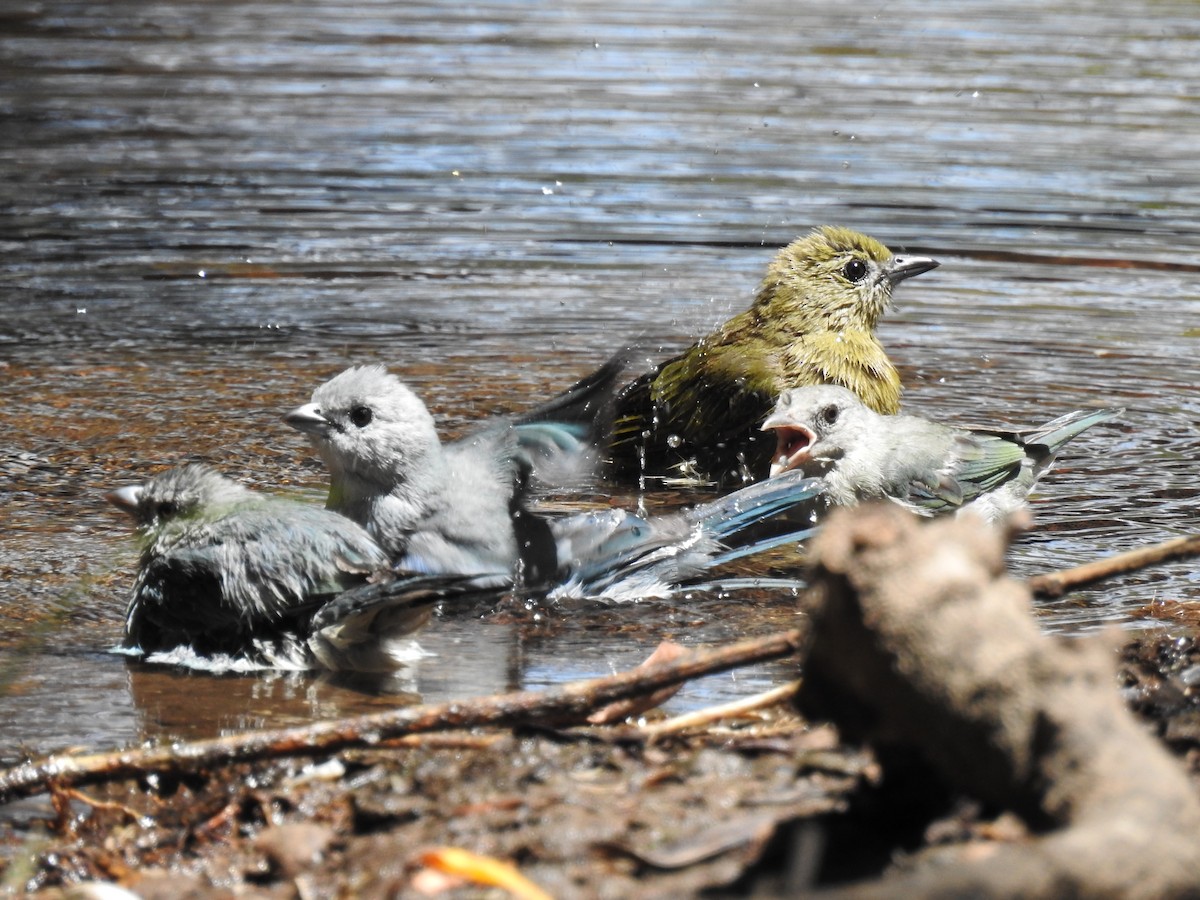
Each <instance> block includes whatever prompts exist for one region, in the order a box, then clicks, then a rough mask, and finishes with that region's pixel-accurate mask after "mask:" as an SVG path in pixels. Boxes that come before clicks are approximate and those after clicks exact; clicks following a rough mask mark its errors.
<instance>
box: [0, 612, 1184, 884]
mask: <svg viewBox="0 0 1200 900" xmlns="http://www.w3.org/2000/svg"><path fill="white" fill-rule="evenodd" d="M1147 613H1148V615H1154V616H1157V617H1159V618H1161V619H1164V620H1165V624H1164V628H1163V629H1156V630H1155V631H1154V632H1152V633H1147V634H1144V635H1142V636H1139V637H1135V638H1133V639H1132V640H1129V641H1128V642H1126V643H1125V644H1124V646H1123V647H1122V648H1121V649H1120V651H1119V653H1120V664H1119V668H1118V675H1117V681H1118V684H1116V685H1114V689H1119V690H1120V691H1122V692H1123V695H1124V697H1125V698H1126V700H1127V702H1128V703H1129V705H1130V706H1131V707H1132V709H1133V710H1134V711H1135V712H1136V713H1137V714H1138V715H1139V716H1140V717H1141V719H1142V720H1143V721H1144V723H1145V726H1146V728H1147V729H1149V730H1151V731H1152V732H1154V733H1155V734H1157V735H1158V736H1159V737H1160V738H1161V740H1162V741H1163V742H1165V744H1166V746H1167V747H1168V748H1169V749H1170V750H1171V752H1172V753H1173V754H1174V755H1175V756H1176V757H1177V758H1179V759H1180V760H1181V761H1182V762H1183V764H1184V765H1185V766H1186V767H1187V769H1188V771H1189V773H1190V774H1191V776H1192V782H1193V783H1194V784H1196V783H1198V780H1200V779H1198V777H1197V776H1200V702H1198V701H1197V694H1196V685H1197V684H1200V674H1198V673H1200V629H1197V625H1196V622H1197V611H1196V610H1195V609H1194V608H1192V607H1189V606H1185V605H1181V604H1159V605H1158V606H1156V607H1155V608H1153V609H1150V610H1148V611H1147ZM651 718H653V717H652V716H651ZM882 780H884V779H882V773H881V771H880V768H879V767H878V765H877V764H876V762H875V760H874V758H873V756H872V753H871V751H870V749H869V748H859V747H847V746H842V745H840V744H839V742H838V739H837V735H836V732H835V731H834V730H833V729H832V728H831V727H829V726H823V725H820V724H812V723H808V722H805V721H803V720H802V719H801V718H800V717H799V716H798V715H797V714H796V713H795V712H794V711H793V710H792V709H791V707H790V706H789V705H788V704H787V703H784V704H779V705H776V706H775V707H773V708H769V709H766V710H763V711H761V712H757V713H753V714H749V715H745V716H742V717H739V718H737V719H733V720H727V721H723V722H721V723H719V724H715V725H710V726H707V727H705V728H703V729H702V730H701V731H699V732H696V733H691V734H684V735H670V736H662V737H657V738H651V737H649V736H648V734H647V733H646V732H645V731H643V730H642V729H640V728H639V727H638V726H637V725H636V724H630V723H622V724H617V725H609V726H580V727H549V726H547V727H540V726H536V725H531V726H526V727H522V728H518V729H490V730H489V729H481V730H473V731H470V732H464V731H460V732H450V733H440V734H430V735H423V736H415V737H411V738H404V739H398V740H394V741H391V742H387V743H384V744H381V745H379V746H376V747H372V748H369V749H365V750H364V749H358V750H345V751H342V752H340V753H332V754H330V753H321V754H318V755H315V756H307V755H300V756H297V757H294V758H288V759H283V760H274V761H265V762H258V763H250V764H237V765H230V766H223V767H219V768H215V769H205V770H202V771H199V772H196V773H194V774H189V775H185V776H180V777H152V778H149V779H146V780H144V781H142V782H140V783H139V782H133V781H118V782H113V783H109V784H101V785H93V786H91V787H88V788H85V789H81V790H78V791H62V792H60V793H58V794H57V795H56V796H54V797H49V796H47V795H44V794H43V795H41V796H39V797H36V798H31V799H28V800H21V801H17V802H15V803H13V804H10V805H9V806H8V807H7V809H6V811H5V816H4V821H3V824H2V825H0V829H2V830H0V842H2V845H3V856H4V858H3V862H2V866H3V883H4V885H5V886H6V887H7V889H8V890H10V891H13V892H23V891H28V892H34V893H37V894H39V895H40V896H47V897H49V896H62V895H64V893H69V892H70V891H71V889H72V888H74V887H77V886H79V885H81V884H86V883H88V882H115V883H117V884H119V885H122V886H125V887H127V888H129V889H130V890H132V891H134V892H135V893H136V895H138V896H141V897H145V898H158V897H162V898H167V897H199V896H204V897H210V896H238V897H278V898H284V897H304V898H307V897H328V896H355V897H365V898H371V897H391V896H398V895H405V896H419V895H422V894H435V895H443V896H451V897H459V896H463V897H466V896H502V895H504V891H503V890H501V889H498V888H495V887H485V886H481V885H479V884H477V883H473V882H472V881H470V880H469V879H470V877H472V876H471V871H472V870H469V869H468V870H466V871H465V875H466V880H464V877H463V874H462V873H460V874H459V875H454V874H451V875H446V874H443V873H441V872H437V871H435V869H434V868H431V867H430V866H429V865H427V864H426V863H427V862H429V861H431V858H430V857H428V856H427V854H428V852H429V851H430V850H432V849H435V848H440V847H456V848H464V849H467V850H470V851H473V852H474V853H477V854H481V855H483V856H485V857H493V858H496V859H499V860H504V861H507V862H509V863H512V864H513V865H514V866H515V867H516V869H518V870H519V872H520V873H521V874H522V875H524V876H525V877H526V878H528V879H529V881H530V882H532V884H534V885H537V886H538V887H540V888H541V889H542V890H544V891H545V892H547V893H548V894H549V895H550V896H555V897H630V896H639V897H667V896H671V897H679V896H689V895H692V896H694V895H700V894H706V893H708V894H711V895H716V896H720V895H739V896H747V895H754V894H759V895H762V896H772V895H776V894H779V893H783V892H787V893H791V892H796V891H804V890H807V889H812V888H814V887H821V886H831V885H836V884H839V883H841V882H844V881H846V880H850V879H854V880H857V879H862V878H866V877H871V876H872V875H875V874H877V873H880V872H881V871H884V870H887V869H889V868H890V869H892V870H895V869H896V868H897V867H899V868H903V867H904V866H906V865H909V864H911V863H912V862H913V861H914V860H916V859H919V858H920V856H921V854H922V853H927V852H934V851H942V852H944V851H945V849H946V848H947V847H954V846H960V847H962V848H964V849H968V850H969V848H971V847H978V846H986V845H987V844H988V843H989V842H1011V841H1020V840H1023V839H1025V838H1026V837H1027V833H1026V829H1025V828H1024V826H1022V825H1021V824H1020V823H1019V822H1018V821H1016V820H1015V819H1014V818H1013V817H1012V816H1010V815H1008V814H1006V813H1004V812H1003V811H1002V810H996V809H988V808H984V807H982V806H981V805H980V804H978V803H972V802H966V801H963V800H961V799H958V800H955V799H953V798H951V799H950V800H949V802H948V803H946V804H945V805H944V806H937V808H933V807H932V806H931V804H934V803H936V804H941V803H942V798H940V797H936V798H933V797H922V790H921V788H922V786H921V785H919V784H918V785H903V786H897V785H894V784H893V785H887V784H881V781H882ZM897 788H901V789H902V790H904V791H907V792H909V793H911V795H912V801H911V802H912V804H913V807H912V808H913V815H912V817H911V820H909V821H905V820H904V818H905V817H903V816H901V817H899V818H897V817H896V816H895V814H894V812H893V813H892V814H890V815H889V816H887V817H886V818H880V817H878V816H876V815H874V814H873V810H876V809H878V808H879V805H878V797H879V796H880V795H881V793H885V792H887V791H889V790H892V791H893V792H894V790H895V789H897ZM920 807H929V808H925V809H921V810H920V812H919V813H918V811H917V810H918V808H920ZM891 808H892V809H893V810H894V809H895V808H896V807H895V806H894V804H893V805H892V807H891ZM901 808H903V806H902V807H901ZM529 896H535V895H533V894H530V895H529Z"/></svg>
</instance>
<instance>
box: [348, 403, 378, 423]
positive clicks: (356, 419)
mask: <svg viewBox="0 0 1200 900" xmlns="http://www.w3.org/2000/svg"><path fill="white" fill-rule="evenodd" d="M373 418H375V413H373V412H371V407H369V406H356V407H354V408H353V409H352V410H350V421H351V422H352V423H353V424H354V427H355V428H366V427H367V426H368V425H370V424H371V420H372V419H373Z"/></svg>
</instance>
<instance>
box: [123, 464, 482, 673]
mask: <svg viewBox="0 0 1200 900" xmlns="http://www.w3.org/2000/svg"><path fill="white" fill-rule="evenodd" d="M105 497H106V499H108V500H109V501H110V502H111V503H113V504H114V505H115V506H117V507H119V508H120V509H122V510H124V511H125V512H127V513H128V514H129V515H131V516H132V517H133V519H134V522H135V523H136V526H137V530H138V534H139V537H140V540H141V559H140V565H139V570H138V575H137V579H136V581H135V582H134V587H133V593H132V596H131V598H130V601H129V605H128V608H127V610H126V613H125V636H124V641H123V646H124V647H125V648H127V649H130V650H140V651H141V652H142V653H143V654H144V655H146V656H147V657H150V658H151V659H153V660H156V661H169V662H177V663H180V664H184V665H189V666H191V667H193V668H206V669H247V668H289V669H314V668H317V669H320V668H324V669H331V670H352V671H371V672H378V671H390V670H393V669H396V668H398V667H399V666H401V665H403V664H404V663H405V662H407V661H410V660H411V659H412V658H413V657H414V650H416V651H417V653H419V648H415V647H414V645H413V644H412V641H411V640H408V638H409V636H410V635H411V634H412V633H413V632H414V631H416V630H417V629H418V628H419V627H420V626H421V625H423V624H424V623H425V621H426V620H427V619H428V618H429V615H430V611H431V608H432V606H433V605H434V604H435V603H436V602H437V601H438V600H440V599H442V598H443V597H446V596H448V595H452V594H454V592H455V589H456V588H458V587H459V586H462V585H463V581H464V580H463V579H459V578H428V577H421V578H411V577H410V578H395V577H392V576H391V574H390V569H389V565H388V562H389V560H388V555H387V553H385V552H384V551H383V550H382V549H381V548H380V547H379V545H378V544H376V542H375V541H374V540H373V539H372V538H371V536H370V535H368V534H367V533H366V531H364V530H363V529H362V528H360V527H359V526H358V525H356V524H355V523H354V522H351V521H350V520H348V519H346V518H345V517H344V516H340V515H338V514H337V513H333V512H330V511H328V510H325V509H321V508H319V507H314V506H312V505H310V504H305V503H300V502H297V501H292V500H285V499H281V498H275V497H270V496H267V495H264V494H259V493H256V492H254V491H251V490H249V489H248V488H246V487H244V486H242V485H240V484H238V483H237V482H235V481H232V480H230V479H228V478H226V477H224V476H222V475H220V474H218V473H217V472H215V471H214V470H212V469H210V468H209V467H207V466H203V465H184V466H180V467H178V468H174V469H169V470H167V471H165V472H162V473H160V474H158V475H156V476H154V477H153V478H151V479H149V480H148V481H146V482H145V483H144V484H141V485H130V486H128V487H123V488H119V489H118V490H115V491H112V492H110V493H108V494H106V495H105Z"/></svg>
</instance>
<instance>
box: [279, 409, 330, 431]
mask: <svg viewBox="0 0 1200 900" xmlns="http://www.w3.org/2000/svg"><path fill="white" fill-rule="evenodd" d="M283 421H285V422H287V423H288V424H289V425H291V426H292V427H293V428H295V429H296V430H297V431H303V432H304V433H305V434H314V435H316V436H317V437H326V436H328V434H329V428H330V425H331V424H332V423H331V422H330V421H329V420H328V419H327V418H325V417H324V416H323V415H321V409H320V407H318V406H317V404H315V403H305V404H304V405H303V406H297V407H296V408H295V409H293V410H292V411H291V412H290V413H288V414H287V415H286V416H284V417H283Z"/></svg>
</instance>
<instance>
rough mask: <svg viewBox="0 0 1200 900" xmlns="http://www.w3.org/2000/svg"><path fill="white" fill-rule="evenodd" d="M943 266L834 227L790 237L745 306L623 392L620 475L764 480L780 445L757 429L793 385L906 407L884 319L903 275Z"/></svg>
mask: <svg viewBox="0 0 1200 900" xmlns="http://www.w3.org/2000/svg"><path fill="white" fill-rule="evenodd" d="M937 265H938V263H937V261H936V260H933V259H930V258H929V257H925V256H895V255H894V254H893V253H892V252H891V251H890V250H888V248H887V247H885V246H884V245H883V244H881V243H880V242H879V241H877V240H875V239H874V238H871V237H868V236H867V235H865V234H860V233H858V232H857V231H851V230H850V229H849V228H839V227H835V226H830V225H826V226H823V227H820V228H816V229H814V230H813V231H812V232H810V233H809V234H807V235H805V236H803V237H801V238H798V239H797V240H795V241H793V242H792V243H790V244H788V245H787V246H786V247H784V248H783V249H782V250H780V251H779V253H778V254H777V255H776V256H775V258H774V259H773V260H772V261H771V263H770V265H769V266H768V267H767V276H766V278H765V279H763V283H762V287H760V288H759V291H758V295H757V296H756V297H755V298H754V303H753V304H751V306H750V308H749V309H748V310H746V311H745V312H742V313H739V314H738V315H736V316H734V317H733V318H732V319H730V320H729V321H728V322H726V323H725V324H724V325H722V326H721V327H720V328H719V329H718V330H717V331H715V332H714V333H712V334H710V335H708V336H707V337H705V338H702V339H701V340H700V341H698V342H696V343H695V344H693V345H692V346H691V347H689V348H688V349H687V350H685V351H684V352H683V353H681V354H680V355H679V356H676V357H674V358H673V359H670V360H668V361H666V362H664V363H662V364H660V365H658V366H657V367H655V368H654V369H652V370H651V371H649V372H647V373H646V374H644V375H642V376H641V377H640V378H638V379H637V380H636V381H634V382H633V383H632V384H630V385H628V386H626V387H625V388H624V389H623V390H622V391H621V393H620V394H619V395H618V398H617V405H616V418H615V421H614V425H613V433H612V440H611V443H610V450H611V460H612V466H611V469H610V471H611V474H613V475H615V476H624V477H640V476H642V475H650V476H655V475H663V476H668V477H679V478H686V479H689V480H696V481H703V482H715V483H717V484H729V483H734V482H739V481H746V480H755V479H758V478H763V477H766V475H767V470H768V468H769V466H770V458H771V451H772V450H773V449H774V446H773V443H772V442H771V441H769V440H767V439H766V438H765V437H764V436H763V434H762V432H761V431H760V430H759V426H760V425H761V424H762V422H763V419H765V418H766V416H767V414H768V413H769V412H770V411H771V408H772V407H773V406H774V404H775V400H776V398H777V397H778V396H779V394H780V393H781V392H782V391H784V390H786V389H787V388H791V387H801V386H804V385H810V384H839V385H842V386H843V387H845V388H848V389H849V390H851V391H853V392H854V393H855V394H857V395H858V396H859V397H860V398H861V399H862V400H863V402H864V403H865V404H866V405H867V406H869V407H870V408H871V409H874V410H875V411H876V412H879V413H883V414H885V415H891V414H894V413H896V412H898V411H899V409H900V376H899V374H898V373H897V372H896V367H895V366H893V365H892V362H891V360H889V359H888V357H887V353H886V352H884V349H883V346H882V345H881V344H880V343H879V340H878V339H877V338H876V337H875V326H876V325H877V324H878V323H879V318H880V316H882V315H883V312H884V310H885V309H886V308H887V307H888V305H889V303H890V302H891V299H892V289H893V288H894V287H895V286H896V284H897V283H899V282H901V281H903V280H904V279H906V278H911V277H912V276H914V275H920V274H921V273H922V272H928V271H929V270H930V269H933V268H935V267H936V266H937Z"/></svg>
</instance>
